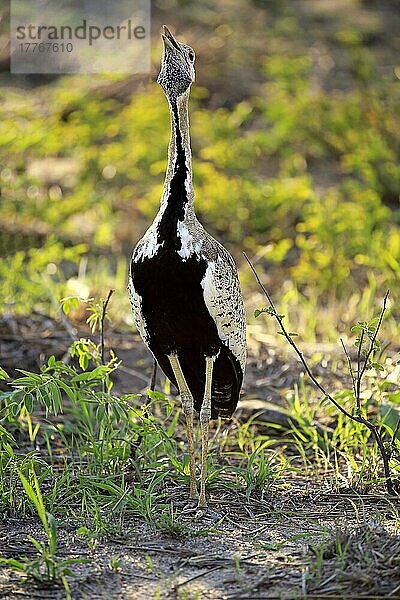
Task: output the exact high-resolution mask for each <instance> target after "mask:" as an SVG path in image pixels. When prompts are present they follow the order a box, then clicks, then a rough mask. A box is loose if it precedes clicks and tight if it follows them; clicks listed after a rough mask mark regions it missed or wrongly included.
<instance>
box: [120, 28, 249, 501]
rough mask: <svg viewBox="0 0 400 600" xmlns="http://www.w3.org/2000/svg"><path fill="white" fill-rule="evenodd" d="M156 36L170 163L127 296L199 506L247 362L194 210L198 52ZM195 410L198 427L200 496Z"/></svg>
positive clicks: (215, 255)
mask: <svg viewBox="0 0 400 600" xmlns="http://www.w3.org/2000/svg"><path fill="white" fill-rule="evenodd" d="M161 37H162V41H163V53H162V59H161V68H160V72H159V75H158V78H157V82H158V83H159V84H160V85H161V87H162V89H163V91H164V94H165V96H166V99H167V101H168V105H169V109H170V117H171V137H170V142H169V146H168V165H167V170H166V175H165V182H164V190H163V193H162V196H161V201H160V208H159V210H158V213H157V215H156V216H155V218H154V221H153V223H152V224H151V226H150V227H149V228H148V230H147V231H146V233H145V234H144V235H143V237H142V238H141V239H140V240H139V242H138V243H137V245H136V247H135V249H134V251H133V255H132V259H131V262H130V269H129V276H128V291H129V296H130V302H131V305H132V310H133V316H134V322H135V326H136V329H137V330H138V332H139V334H140V336H141V338H142V340H143V342H144V344H145V345H146V346H147V348H148V349H149V350H150V352H151V353H152V354H153V357H154V359H155V360H156V361H157V363H158V364H159V365H160V367H161V369H162V370H163V372H164V373H165V375H166V377H167V378H168V379H169V380H170V381H171V382H172V383H173V384H174V385H175V386H176V388H177V389H178V391H179V395H180V398H181V402H182V410H183V413H184V415H185V418H186V434H187V447H188V454H189V473H190V487H189V502H193V501H194V502H197V507H199V508H205V509H206V508H207V498H206V465H207V453H208V441H209V440H208V438H209V424H210V420H211V419H216V418H218V417H221V418H229V417H230V416H231V415H232V413H233V412H234V410H235V408H236V406H237V403H238V400H239V394H240V389H241V386H242V382H243V375H244V371H245V364H246V355H247V350H246V318H245V310H244V302H243V296H242V293H241V289H240V284H239V279H238V272H237V268H236V265H235V262H234V260H233V258H232V256H231V255H230V254H229V252H228V251H227V250H226V249H225V248H224V246H223V245H222V244H221V243H220V242H218V241H217V240H216V239H214V238H213V237H212V236H211V235H210V234H209V233H208V232H207V231H206V230H205V229H204V227H203V226H202V224H201V223H200V221H199V220H198V218H197V216H196V213H195V209H194V188H193V179H192V154H191V146H190V133H189V111H188V103H189V95H190V89H191V85H192V83H193V82H194V81H195V69H194V63H195V53H194V50H193V48H191V47H190V46H188V45H186V44H184V43H182V42H179V41H178V40H176V39H175V37H174V36H173V35H172V33H171V32H170V30H169V29H168V27H167V26H165V25H164V26H163V33H162V36H161ZM151 143H155V142H154V140H153V141H152V142H151ZM195 411H196V412H197V413H199V421H200V427H201V465H200V467H201V468H200V494H199V493H198V489H197V487H198V486H197V480H196V465H195V448H194V414H195Z"/></svg>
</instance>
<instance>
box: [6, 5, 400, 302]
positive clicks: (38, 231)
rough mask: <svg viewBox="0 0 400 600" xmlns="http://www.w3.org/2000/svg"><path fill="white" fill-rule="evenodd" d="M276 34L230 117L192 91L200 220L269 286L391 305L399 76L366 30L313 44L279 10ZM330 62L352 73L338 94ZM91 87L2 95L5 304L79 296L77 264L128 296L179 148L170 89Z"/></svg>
mask: <svg viewBox="0 0 400 600" xmlns="http://www.w3.org/2000/svg"><path fill="white" fill-rule="evenodd" d="M189 4H190V3H189ZM242 4H246V5H247V3H246V2H242ZM250 4H251V3H250ZM278 4H279V3H278ZM254 5H257V3H254ZM277 6H278V5H277ZM272 12H273V11H272ZM261 26H262V25H260V27H261ZM223 33H224V32H223ZM319 33H321V32H319ZM322 33H323V32H322ZM221 35H222V34H221ZM224 35H225V33H224ZM265 35H267V36H268V41H269V43H268V49H265V51H264V52H262V51H260V50H258V51H257V52H258V54H257V61H258V62H257V69H258V74H259V80H258V82H257V86H256V88H254V86H253V87H250V86H249V89H248V90H247V89H243V90H242V92H241V96H242V97H241V99H240V100H238V101H237V102H234V103H232V104H226V106H220V107H215V106H214V105H213V102H211V96H210V95H211V92H210V93H209V92H208V91H206V90H205V89H204V88H202V87H201V86H196V87H195V88H194V89H193V94H192V96H193V97H192V103H191V124H192V128H191V132H192V145H193V151H194V156H195V160H194V177H195V189H196V203H197V210H198V213H199V216H200V218H201V220H202V221H203V222H204V223H205V225H206V226H207V228H208V229H210V230H211V231H212V232H213V233H214V234H215V235H216V236H217V237H219V238H220V239H222V241H224V242H225V243H228V244H230V248H231V249H232V248H233V249H235V251H236V252H237V255H238V256H239V252H238V250H239V249H241V248H242V249H245V250H247V251H249V252H250V253H253V254H254V255H256V256H257V259H258V260H259V261H260V264H261V265H263V267H264V268H265V271H266V273H267V278H268V281H269V284H270V287H272V288H273V289H274V290H279V289H280V286H281V284H282V282H283V281H290V285H291V286H292V288H293V289H295V290H296V291H297V292H299V293H300V294H302V295H304V296H306V297H309V298H311V297H314V298H315V297H318V298H319V299H320V300H322V301H326V300H327V299H329V300H333V301H338V300H339V301H340V300H346V298H348V297H349V296H350V295H351V294H354V292H355V291H357V290H359V293H360V295H361V294H362V290H364V289H365V288H366V287H368V286H371V285H372V286H373V288H374V291H375V290H376V289H378V290H382V291H383V290H384V289H385V288H387V287H390V288H391V291H392V297H396V296H397V295H398V292H399V288H400V285H399V282H400V277H399V275H400V230H399V218H400V211H399V191H400V167H399V164H398V151H399V131H400V123H399V113H398V85H399V84H398V81H396V76H395V73H394V72H393V71H391V72H390V73H389V74H387V75H384V76H382V75H381V74H380V72H379V70H378V69H377V66H376V63H375V55H374V52H373V51H372V50H371V49H370V48H369V47H368V46H367V45H366V44H365V43H364V39H363V35H362V32H360V31H358V30H357V29H356V28H355V27H350V26H339V25H338V26H337V27H336V31H335V33H334V35H333V36H332V32H331V28H329V27H328V28H327V31H326V37H327V39H328V38H329V43H328V41H327V40H324V42H325V43H326V46H324V47H323V48H322V49H321V48H320V47H318V46H315V44H314V45H313V46H311V41H312V40H311V41H310V43H309V44H308V43H307V42H306V41H305V40H303V37H304V31H303V29H302V24H301V21H300V17H299V16H298V15H297V13H296V11H295V10H293V11H292V12H291V13H290V16H289V17H288V16H287V14H286V13H285V14H280V13H279V11H278V12H277V14H274V17H273V20H272V24H271V27H270V28H269V29H268V32H265ZM293 40H295V41H296V43H292V42H293ZM299 43H300V48H301V51H299ZM329 44H331V46H329ZM332 44H333V46H332ZM318 48H319V49H318ZM332 48H333V49H332ZM330 52H331V54H330ZM334 52H336V53H339V54H336V60H338V58H337V56H339V60H341V61H342V62H343V64H344V65H346V69H347V71H346V73H347V75H348V77H349V79H348V80H346V82H345V83H344V84H343V85H342V86H340V85H336V84H335V87H330V85H329V83H330V82H329V70H330V68H333V67H330V66H329V65H330V63H329V61H331V62H332V61H333V59H332V56H331V55H333V54H334ZM228 60H229V58H228ZM199 61H201V53H200V57H199V58H198V62H199ZM200 65H201V62H200ZM321 65H322V66H321ZM326 65H328V66H326ZM321 72H322V75H321ZM103 83H104V80H103ZM111 83H112V80H111ZM215 85H216V86H217V87H218V82H217V81H216V82H215ZM89 86H90V88H93V84H90V83H88V81H87V79H85V78H84V77H69V78H61V79H59V80H57V81H55V82H53V83H51V84H49V85H46V86H44V87H39V88H37V89H35V90H34V91H30V92H29V93H25V91H23V90H18V89H17V88H11V87H6V88H3V89H2V90H1V91H0V93H1V97H2V102H1V104H0V122H1V129H0V157H1V164H2V169H1V173H0V176H1V183H2V190H3V201H2V203H1V204H0V220H1V222H2V223H5V224H6V227H5V229H4V230H3V231H2V233H1V234H0V243H1V246H2V248H1V252H2V254H3V255H4V256H5V258H4V261H3V263H2V265H1V267H0V268H1V278H2V280H4V284H3V285H2V286H1V289H0V306H1V307H2V309H3V310H4V309H5V308H6V309H7V310H20V311H21V310H27V309H29V308H30V307H32V306H33V305H35V304H36V303H40V302H41V303H42V304H43V303H46V302H48V301H49V300H48V294H47V291H48V290H49V289H51V290H52V294H53V296H62V295H68V293H80V290H77V289H75V288H74V289H68V282H69V281H70V280H71V279H75V280H76V279H77V276H78V278H79V276H81V275H82V272H81V271H82V260H83V259H82V257H86V258H85V259H84V260H86V261H89V262H87V263H84V265H85V267H84V274H85V277H86V282H87V285H88V286H89V287H90V288H93V287H95V286H96V283H95V281H96V277H97V284H98V283H99V281H101V284H102V285H103V284H104V281H105V280H106V281H107V285H109V286H110V285H112V286H113V287H117V289H122V288H123V287H124V282H123V280H124V277H125V274H124V266H123V265H124V261H125V257H128V256H129V252H130V250H131V248H132V247H133V245H134V242H135V241H136V239H137V238H138V237H140V235H141V234H142V233H143V231H144V229H145V228H146V226H147V225H148V223H149V222H150V221H151V220H152V218H153V217H154V214H155V212H156V210H157V207H158V203H159V198H160V195H161V191H162V185H163V176H164V175H163V174H164V170H165V166H166V152H167V144H168V139H169V116H168V109H167V104H166V102H165V100H164V98H163V96H162V92H161V90H160V89H159V87H158V86H157V85H156V84H149V85H148V86H147V87H146V88H145V89H143V90H141V91H139V92H136V93H135V94H134V95H133V96H132V97H131V98H130V100H129V102H125V103H124V102H122V103H121V102H120V101H118V100H116V99H113V98H111V99H110V98H105V97H104V95H103V94H98V93H96V92H90V91H89ZM18 236H20V237H18ZM21 236H22V242H18V239H20V238H21ZM16 240H17V241H16ZM39 248H40V252H38V249H39ZM78 264H80V275H79V273H78V267H77V266H74V265H78ZM99 265H100V266H99ZM101 268H102V269H103V271H104V273H106V275H105V277H104V278H102V277H100V279H98V272H99V269H100V270H101ZM96 273H97V274H96ZM116 273H117V275H116ZM116 277H117V278H118V281H117V282H115V279H116ZM72 287H73V286H72ZM95 291H96V290H95ZM100 291H104V290H100Z"/></svg>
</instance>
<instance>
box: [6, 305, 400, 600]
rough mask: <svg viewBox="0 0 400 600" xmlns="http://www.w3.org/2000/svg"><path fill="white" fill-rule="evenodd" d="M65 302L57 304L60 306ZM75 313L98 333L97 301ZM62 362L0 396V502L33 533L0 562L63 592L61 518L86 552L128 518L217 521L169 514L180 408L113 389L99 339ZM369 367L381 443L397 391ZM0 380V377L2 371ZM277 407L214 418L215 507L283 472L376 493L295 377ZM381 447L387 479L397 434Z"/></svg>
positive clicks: (174, 496)
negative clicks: (282, 407)
mask: <svg viewBox="0 0 400 600" xmlns="http://www.w3.org/2000/svg"><path fill="white" fill-rule="evenodd" d="M75 304H76V303H75V301H74V300H72V299H69V300H65V299H64V301H63V306H64V309H65V310H66V312H68V308H67V307H71V306H72V305H75ZM86 310H87V312H88V314H89V316H88V321H89V322H90V323H91V325H92V326H93V329H94V330H95V331H97V330H98V329H101V328H102V326H103V323H104V318H106V316H107V315H106V313H105V312H104V311H105V309H104V302H100V303H96V302H95V301H93V302H92V303H89V304H87V303H86ZM95 317H96V318H95ZM371 323H372V322H371ZM366 326H368V327H373V325H370V324H368V323H367V324H366ZM371 331H372V330H371ZM357 334H358V335H359V330H356V331H355V335H357ZM371 335H372V334H371ZM374 339H375V338H374ZM376 344H378V342H376ZM70 357H71V362H70V363H69V364H66V363H65V362H62V361H58V360H56V359H55V358H54V357H53V356H51V357H50V358H49V359H48V360H47V361H46V363H45V364H43V366H42V368H41V370H40V371H39V372H29V371H25V370H21V371H20V372H21V376H20V377H18V378H16V379H14V380H13V381H9V390H8V391H5V392H3V393H1V394H0V509H1V511H2V512H7V513H9V514H13V515H19V516H24V515H28V514H36V515H37V517H39V519H40V522H41V524H42V527H43V530H44V537H45V541H38V540H37V539H35V538H33V537H32V536H31V537H30V541H31V542H32V544H33V545H34V547H35V549H36V551H37V556H36V558H34V559H28V558H26V559H25V558H23V557H22V558H21V559H4V560H2V564H5V565H8V566H10V567H12V568H13V569H15V570H17V571H19V572H20V573H22V574H23V575H24V576H26V577H28V578H33V579H36V580H40V581H45V580H46V581H50V582H51V581H54V582H57V581H61V582H62V583H63V585H64V587H65V590H66V593H67V595H68V594H69V587H68V581H67V579H66V577H67V576H69V575H71V574H72V569H73V565H74V564H76V563H78V562H79V560H75V559H63V558H60V557H59V556H58V555H57V522H59V521H61V520H62V521H64V522H65V521H68V522H69V523H71V524H73V527H74V528H75V532H76V535H77V536H79V538H80V539H82V540H85V541H86V543H87V545H88V547H89V548H90V547H94V546H95V545H96V544H97V540H99V539H101V538H102V537H107V536H109V535H114V536H115V535H116V536H122V535H124V534H125V533H126V532H127V527H128V529H129V527H130V525H125V523H131V520H132V519H136V520H138V521H139V522H140V521H142V522H146V523H148V524H150V525H151V526H152V527H153V528H154V529H155V530H158V531H159V532H161V533H164V534H166V535H168V536H171V537H185V536H193V535H195V536H198V535H211V534H212V533H214V532H216V531H217V530H218V526H219V524H218V523H216V524H215V525H213V526H211V527H209V528H206V529H199V528H196V527H193V526H191V525H190V524H188V522H186V521H185V520H182V518H181V511H182V509H183V502H182V499H183V498H185V497H186V494H187V489H188V482H189V465H188V456H187V452H186V448H185V447H184V439H185V438H184V427H183V419H182V415H181V410H180V407H179V406H177V405H176V404H175V402H174V401H173V400H172V399H171V398H170V397H169V396H167V395H165V394H164V393H161V392H151V391H149V392H148V393H147V395H145V396H141V395H135V394H130V395H124V396H119V395H116V394H114V393H113V382H112V378H113V374H114V373H115V371H116V370H117V369H118V368H119V366H120V361H118V358H117V357H116V356H115V355H114V353H113V352H112V351H110V356H109V359H108V361H104V362H103V358H102V356H101V341H100V343H99V344H95V343H94V342H91V341H89V340H83V339H81V340H78V341H75V342H73V344H72V345H71V348H70ZM383 358H384V357H381V361H382V362H383ZM371 364H375V363H371ZM380 373H381V370H379V369H378V370H376V371H375V375H373V376H372V374H371V376H370V377H369V380H368V386H367V388H365V389H363V397H364V404H363V406H362V410H363V411H364V412H365V414H370V413H372V415H374V416H369V418H372V419H373V421H374V423H376V424H380V427H381V428H382V435H383V436H385V435H386V437H384V439H385V440H386V441H385V443H390V440H391V436H392V435H393V429H394V427H395V425H394V424H393V423H394V421H393V415H392V416H391V421H390V422H389V421H388V411H387V410H386V409H383V407H385V406H386V408H387V406H389V403H390V410H391V411H394V413H395V414H397V415H398V414H399V410H398V404H399V402H398V397H397V396H398V392H396V390H395V391H394V385H393V384H389V385H387V380H386V379H385V377H382V376H380ZM1 377H2V378H3V379H5V380H6V379H8V376H7V373H5V371H4V370H2V371H1ZM396 394H397V396H396ZM365 398H366V400H365ZM335 399H336V400H337V401H339V402H340V403H341V404H342V405H343V406H344V407H345V408H346V409H347V410H348V411H351V410H353V407H354V392H353V390H349V389H346V388H344V389H342V390H341V391H338V392H337V393H336V394H335ZM393 400H394V401H393ZM287 412H288V415H289V425H288V426H285V427H282V426H278V425H275V426H274V431H275V433H272V434H270V433H269V434H268V435H266V433H265V426H266V423H264V422H263V421H260V420H259V418H258V416H257V414H256V415H254V417H251V418H249V419H248V420H247V421H246V422H245V423H239V422H237V421H235V420H233V421H232V423H231V424H230V425H228V427H226V426H223V425H222V424H221V423H218V424H217V427H216V430H215V432H214V433H213V434H212V436H211V440H210V448H211V451H210V453H209V457H208V465H207V466H208V474H207V488H208V490H209V492H210V493H211V495H212V496H214V497H215V498H216V499H217V504H218V502H221V503H222V504H223V503H224V501H225V498H227V499H229V498H235V497H236V498H238V497H239V498H241V501H242V502H245V503H246V504H248V505H249V506H251V504H252V503H253V502H259V501H261V502H263V501H265V500H266V499H267V498H269V497H271V496H274V495H275V494H276V493H279V490H280V489H285V487H287V486H288V485H290V484H289V482H290V481H291V480H292V478H293V476H294V477H299V476H301V477H303V478H304V477H307V478H309V479H310V480H312V481H313V482H314V484H315V485H321V484H322V482H323V481H324V482H325V483H324V485H325V487H326V485H328V488H330V489H331V491H343V490H348V491H350V492H351V493H358V494H367V493H369V492H378V493H384V481H383V478H382V476H381V475H380V471H381V464H380V456H379V453H378V451H377V449H376V445H375V444H374V443H373V440H372V439H371V437H370V434H369V431H368V430H367V429H366V428H365V427H364V426H363V425H362V424H360V423H357V422H354V421H351V420H349V419H347V418H344V417H343V415H342V414H340V413H339V414H337V411H336V410H333V409H332V406H330V405H327V403H326V400H324V399H322V400H321V399H318V397H317V396H316V394H315V392H314V391H313V390H312V389H311V388H310V387H309V385H306V381H305V379H304V377H301V379H300V381H299V384H298V385H296V386H295V388H294V390H293V391H292V393H291V394H290V395H289V396H288V397H287ZM60 417H61V418H60ZM390 423H391V424H390ZM197 445H199V439H197ZM392 445H393V452H392V459H391V464H390V466H391V469H392V476H393V479H394V481H397V479H398V477H399V474H400V461H399V458H400V442H399V440H398V439H395V440H394V441H392ZM36 447H39V448H41V449H42V450H41V451H40V452H39V451H38V450H35V448H36ZM222 521H223V518H221V524H222ZM316 552H317V554H316V555H317V556H318V552H319V550H318V551H316ZM321 552H322V550H321ZM115 568H117V563H116V564H115Z"/></svg>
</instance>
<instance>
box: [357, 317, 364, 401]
mask: <svg viewBox="0 0 400 600" xmlns="http://www.w3.org/2000/svg"><path fill="white" fill-rule="evenodd" d="M363 343H364V329H363V330H362V331H361V335H360V340H359V343H358V351H357V389H356V403H357V410H358V411H359V410H360V409H361V377H360V373H361V351H362V346H363Z"/></svg>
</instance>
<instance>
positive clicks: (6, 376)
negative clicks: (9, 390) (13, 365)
mask: <svg viewBox="0 0 400 600" xmlns="http://www.w3.org/2000/svg"><path fill="white" fill-rule="evenodd" d="M9 378H10V376H9V374H8V373H7V372H6V371H5V370H4V369H2V368H1V367H0V380H1V381H3V380H4V379H9Z"/></svg>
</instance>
